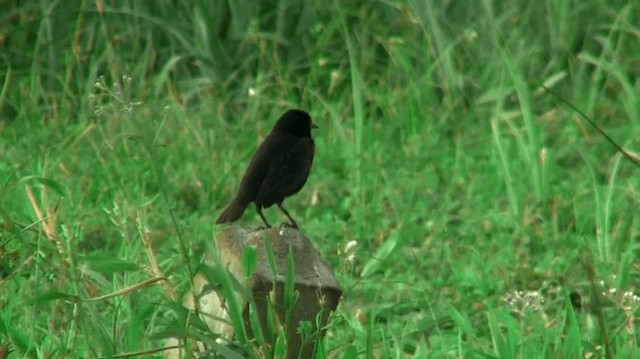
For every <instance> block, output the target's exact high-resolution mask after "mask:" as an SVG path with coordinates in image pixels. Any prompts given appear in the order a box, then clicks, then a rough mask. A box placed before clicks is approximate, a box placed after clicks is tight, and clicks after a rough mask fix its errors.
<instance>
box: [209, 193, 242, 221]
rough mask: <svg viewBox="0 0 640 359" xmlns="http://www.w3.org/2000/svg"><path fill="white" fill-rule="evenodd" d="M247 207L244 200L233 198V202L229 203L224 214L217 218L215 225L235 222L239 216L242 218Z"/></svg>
mask: <svg viewBox="0 0 640 359" xmlns="http://www.w3.org/2000/svg"><path fill="white" fill-rule="evenodd" d="M248 205H249V201H245V200H244V199H242V198H240V196H238V197H236V198H234V200H233V201H231V203H229V205H228V206H227V208H226V209H225V210H224V212H222V214H221V215H220V217H218V219H217V220H216V223H217V224H220V223H229V222H233V221H236V220H237V219H238V218H240V216H242V214H243V213H244V210H245V209H247V206H248Z"/></svg>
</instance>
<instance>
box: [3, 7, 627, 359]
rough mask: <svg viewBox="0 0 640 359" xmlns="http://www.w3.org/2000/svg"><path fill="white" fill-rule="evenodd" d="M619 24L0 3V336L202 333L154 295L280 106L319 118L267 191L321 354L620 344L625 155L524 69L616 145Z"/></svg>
mask: <svg viewBox="0 0 640 359" xmlns="http://www.w3.org/2000/svg"><path fill="white" fill-rule="evenodd" d="M638 17H639V14H638V11H637V9H636V8H635V7H634V6H633V5H632V4H630V3H629V4H626V3H624V4H623V3H620V4H617V3H605V2H598V1H583V2H580V3H570V2H557V1H543V2H527V1H515V2H498V1H490V0H486V1H482V2H473V3H467V2H446V3H442V2H438V1H431V0H411V1H409V2H403V1H386V2H350V3H346V2H339V1H334V2H331V3H320V2H296V1H288V0H278V1H268V2H257V1H246V0H245V1H234V2H222V1H212V2H211V1H210V2H205V1H191V2H182V3H173V2H167V1H159V2H158V1H156V2H138V1H118V2H104V1H87V0H83V1H80V2H46V1H42V2H32V3H28V4H25V3H23V2H20V1H9V2H6V4H5V5H4V6H3V11H2V14H0V69H2V71H0V78H1V79H2V81H3V82H2V86H1V87H0V154H1V155H2V158H3V159H4V161H0V183H1V185H0V186H1V187H0V209H1V211H0V353H2V348H3V346H8V348H10V349H12V350H13V351H14V352H13V353H12V354H9V357H12V356H16V357H110V356H113V355H118V354H126V353H129V354H131V353H147V354H149V355H156V356H160V355H161V354H160V353H161V352H155V350H157V349H161V348H162V347H163V345H164V342H163V340H162V339H163V337H164V336H165V334H166V333H169V332H170V331H167V330H168V329H172V328H180V331H179V332H178V333H177V334H176V333H173V334H176V335H180V336H182V337H183V338H200V337H201V336H202V335H204V334H203V333H206V330H204V329H203V328H202V327H201V326H198V325H200V324H201V323H197V322H190V321H189V319H188V318H189V314H188V313H187V312H183V310H182V309H181V307H180V305H179V300H180V298H181V297H182V296H183V295H185V294H186V293H189V292H191V291H192V288H191V287H192V284H191V280H190V277H191V275H192V273H193V272H194V271H195V269H196V268H198V267H199V265H200V262H201V258H202V256H203V253H204V252H205V251H206V249H207V248H210V247H211V243H210V241H211V240H212V238H214V236H215V230H216V229H215V226H214V225H213V222H214V219H215V218H216V215H217V213H218V212H219V210H220V209H221V208H222V206H223V205H224V204H225V203H226V202H227V201H228V200H229V199H230V197H231V193H232V192H233V191H234V190H235V188H236V186H237V184H238V183H237V182H238V180H239V178H240V176H241V174H242V171H243V170H244V169H245V166H246V164H247V161H248V160H249V158H250V156H251V154H252V152H253V151H254V149H255V147H256V145H257V143H258V142H259V141H260V140H261V139H262V138H263V137H264V136H265V135H266V134H267V133H268V131H269V130H270V129H271V126H272V125H273V122H274V120H275V119H276V118H277V117H278V116H279V115H280V114H281V113H283V112H284V111H285V109H287V108H291V107H299V108H304V109H306V110H308V111H309V112H310V113H311V114H312V116H313V118H314V122H316V123H317V124H318V125H319V126H320V129H319V130H318V131H317V132H315V133H314V136H315V141H316V144H317V151H316V158H315V160H314V166H313V169H312V172H311V177H310V179H309V182H308V183H307V185H306V187H305V188H304V189H303V190H302V191H301V192H300V193H299V194H298V195H296V196H294V197H292V198H291V199H288V200H287V203H288V205H287V208H290V210H291V211H293V212H295V213H296V218H300V222H301V223H302V228H303V231H304V233H305V234H306V235H307V236H309V237H310V238H311V239H312V241H314V243H316V245H317V247H318V248H319V250H320V251H321V252H322V253H323V254H324V257H325V258H327V260H328V261H329V262H330V263H331V264H332V265H333V267H334V268H335V269H336V271H337V274H338V277H339V279H340V281H341V283H342V285H343V287H344V289H345V295H344V301H343V302H342V303H341V305H340V307H339V309H338V311H337V312H336V313H334V317H333V320H332V321H331V323H330V328H329V330H328V335H327V338H326V339H325V343H324V344H325V345H324V347H325V350H326V352H327V357H333V356H344V357H348V358H352V357H353V358H355V357H363V356H364V357H423V356H429V357H484V356H492V357H573V356H579V355H582V356H587V355H597V356H602V355H604V353H606V352H607V350H608V351H609V352H613V353H617V354H618V355H619V356H621V357H622V356H624V355H633V353H634V352H635V351H637V350H640V349H638V336H637V335H638V334H637V333H636V330H635V327H634V325H633V323H635V321H636V320H637V319H636V318H637V310H638V303H639V302H638V300H637V297H635V295H637V293H634V289H635V288H637V287H638V284H639V281H638V268H637V266H636V265H635V264H634V263H635V257H636V251H637V243H636V242H637V241H636V239H637V237H638V233H639V232H640V230H639V227H638V222H637V221H636V220H635V219H634V218H635V216H634V213H635V212H636V210H637V207H638V206H637V198H638V195H637V190H636V188H637V186H638V184H639V181H638V180H637V178H638V173H637V169H636V168H635V167H633V166H632V165H631V164H630V163H629V162H628V161H626V160H624V159H623V157H622V156H620V155H619V154H616V150H615V149H614V148H612V146H611V145H610V144H609V143H608V142H607V141H606V140H605V139H604V138H603V137H602V136H600V135H599V134H598V133H597V132H595V131H593V130H592V129H591V128H590V127H589V126H588V124H585V123H583V122H582V120H581V119H580V117H579V116H578V115H577V114H576V113H574V112H572V111H571V110H570V109H568V108H566V107H563V106H562V104H561V103H560V102H558V101H557V100H556V99H555V98H553V97H552V96H550V95H548V94H547V93H546V92H544V91H543V90H541V87H540V85H541V84H545V85H546V86H548V87H550V88H552V89H553V90H554V91H555V92H557V93H559V94H560V95H562V96H563V97H565V98H567V99H568V100H569V101H571V102H572V103H573V104H575V105H576V106H577V107H578V108H580V109H581V110H583V111H584V112H585V113H586V114H587V115H588V116H590V117H591V118H593V119H594V120H595V121H596V122H597V123H598V124H599V125H600V126H601V127H603V128H604V129H605V130H606V131H607V133H608V134H609V135H610V136H611V137H612V138H613V139H615V140H616V141H618V143H619V144H620V145H621V146H622V147H623V148H624V149H625V150H628V151H629V152H630V153H631V154H633V155H635V154H636V153H637V152H638V151H637V149H636V147H637V146H638V138H640V137H639V136H638V135H639V131H640V130H639V129H638V126H636V125H635V124H636V122H637V119H638V113H639V111H640V104H639V102H638V95H637V93H638V85H637V81H636V80H635V79H636V78H637V77H638V75H640V74H639V73H638V66H637V54H638V51H639V50H640V49H639V46H640V45H638V44H640V42H639V41H638V35H637V34H638V33H639V30H640V29H639V28H638V25H637V24H638V23H639V20H640V19H639V18H638ZM266 215H267V216H268V217H270V218H271V221H274V220H275V221H276V222H277V221H278V220H280V218H279V217H278V216H279V214H278V213H277V211H271V210H267V211H266ZM241 223H242V224H246V225H254V224H255V223H258V218H257V216H256V215H255V214H254V213H252V211H247V213H246V214H245V215H244V216H243V218H242V219H241ZM350 241H356V243H357V244H355V247H350V249H348V250H346V249H345V246H346V245H347V243H348V242H350ZM150 248H151V249H150ZM151 250H152V253H154V254H155V256H151V255H150V253H151V252H150V251H151ZM152 257H153V258H155V259H153V260H152V259H150V258H152ZM154 262H155V264H157V267H154V266H153V265H152V264H153V263H154ZM590 270H593V274H594V276H593V278H591V277H590V275H589V271H590ZM154 283H157V285H156V284H154ZM594 288H595V292H596V293H598V292H602V293H600V295H597V296H595V297H594V294H593V292H594ZM123 290H124V292H122V291H123ZM172 290H173V291H175V298H174V296H173V295H171V294H170V293H171V291H172ZM625 293H626V294H625ZM103 295H107V298H105V299H102V300H95V298H99V297H101V296H103ZM600 296H601V298H600ZM531 298H544V301H543V302H540V303H537V302H536V303H532V302H531V301H530V299H531ZM576 298H581V301H579V302H580V303H578V301H576V300H575V299H576ZM236 319H237V318H236ZM594 323H597V324H598V325H595V324H594ZM607 338H608V339H607ZM209 339H210V343H211V345H212V346H215V344H214V343H215V341H214V340H213V339H211V337H210V338H209ZM236 344H237V345H238V346H239V347H241V349H238V351H237V353H245V352H252V350H253V349H252V348H253V347H251V345H250V344H249V343H248V342H247V341H238V343H236ZM221 350H222V349H221ZM233 350H234V349H233V347H231V352H229V351H227V352H226V353H227V357H228V356H232V353H233ZM237 353H236V354H237Z"/></svg>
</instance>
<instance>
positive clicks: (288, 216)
mask: <svg viewBox="0 0 640 359" xmlns="http://www.w3.org/2000/svg"><path fill="white" fill-rule="evenodd" d="M278 208H280V210H281V211H282V212H283V213H284V215H285V216H287V218H289V221H291V226H292V227H293V228H295V229H298V224H297V223H296V221H295V220H294V219H293V217H291V215H290V214H289V212H287V210H286V209H284V207H282V202H280V203H278Z"/></svg>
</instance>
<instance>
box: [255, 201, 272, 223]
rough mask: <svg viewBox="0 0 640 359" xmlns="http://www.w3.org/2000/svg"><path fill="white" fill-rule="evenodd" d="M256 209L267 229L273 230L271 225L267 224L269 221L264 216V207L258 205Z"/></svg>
mask: <svg viewBox="0 0 640 359" xmlns="http://www.w3.org/2000/svg"><path fill="white" fill-rule="evenodd" d="M256 209H257V210H258V214H259V215H260V218H262V222H264V224H265V225H266V226H267V228H271V225H270V224H269V222H267V219H266V218H264V214H262V206H261V205H259V204H257V203H256Z"/></svg>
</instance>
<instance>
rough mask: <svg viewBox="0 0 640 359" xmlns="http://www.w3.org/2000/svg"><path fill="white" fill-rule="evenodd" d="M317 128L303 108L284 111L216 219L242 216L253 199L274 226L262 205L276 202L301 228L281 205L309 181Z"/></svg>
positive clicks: (296, 226) (224, 221)
mask: <svg viewBox="0 0 640 359" xmlns="http://www.w3.org/2000/svg"><path fill="white" fill-rule="evenodd" d="M314 128H318V126H316V125H315V124H314V123H313V122H312V121H311V116H309V114H308V113H306V112H304V111H302V110H289V111H287V112H285V114H284V115H282V117H280V119H279V120H278V122H277V123H276V125H275V126H274V127H273V130H271V133H269V135H268V136H267V137H266V138H265V139H264V141H262V144H260V147H258V150H257V151H256V153H255V154H254V155H253V158H252V159H251V162H250V163H249V167H248V168H247V171H246V172H245V173H244V177H242V182H240V188H239V189H238V194H236V197H235V198H234V199H233V201H231V203H230V204H229V205H228V206H227V208H226V209H225V210H224V212H222V214H221V215H220V217H218V219H217V220H216V223H228V222H233V221H235V220H237V219H238V218H240V216H242V214H243V213H244V211H245V209H246V208H247V206H248V205H249V203H251V202H253V203H254V204H255V206H256V209H257V210H258V214H259V215H260V218H262V220H263V221H264V224H265V225H266V226H267V227H271V226H270V225H269V222H267V220H266V219H265V218H264V215H263V214H262V208H268V207H270V206H272V205H273V204H277V205H278V208H280V210H281V211H282V212H283V213H284V214H285V215H286V216H287V218H289V221H291V225H292V226H293V227H294V228H298V224H297V223H296V221H295V220H294V219H293V218H292V217H291V215H289V212H287V210H286V209H284V207H283V206H282V202H283V201H284V199H285V198H286V197H289V196H291V195H293V194H295V193H298V191H300V190H301V189H302V186H304V184H305V182H307V178H308V177H309V171H310V170H311V163H312V162H313V154H314V152H315V144H314V143H313V139H312V138H311V130H312V129H314Z"/></svg>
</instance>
